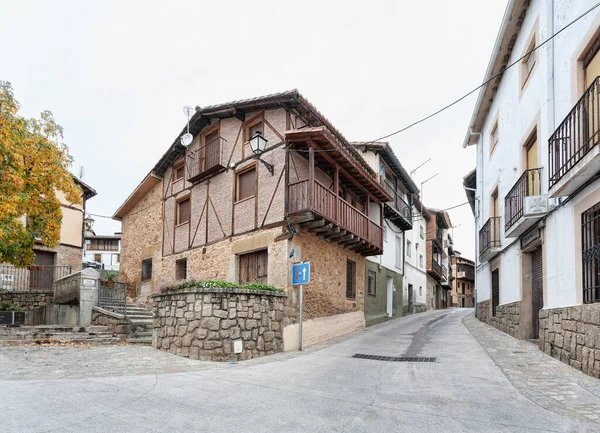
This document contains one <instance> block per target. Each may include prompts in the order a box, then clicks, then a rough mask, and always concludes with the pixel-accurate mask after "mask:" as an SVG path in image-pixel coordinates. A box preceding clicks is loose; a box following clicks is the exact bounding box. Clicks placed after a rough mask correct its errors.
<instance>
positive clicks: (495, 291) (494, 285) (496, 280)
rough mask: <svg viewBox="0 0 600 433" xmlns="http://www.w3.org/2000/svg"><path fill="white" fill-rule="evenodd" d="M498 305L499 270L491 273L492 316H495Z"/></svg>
mask: <svg viewBox="0 0 600 433" xmlns="http://www.w3.org/2000/svg"><path fill="white" fill-rule="evenodd" d="M498 305H500V270H499V269H496V270H493V271H492V316H495V315H496V308H497V307H498Z"/></svg>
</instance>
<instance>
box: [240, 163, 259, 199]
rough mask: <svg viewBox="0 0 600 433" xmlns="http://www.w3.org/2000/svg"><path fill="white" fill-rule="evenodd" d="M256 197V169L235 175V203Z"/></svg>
mask: <svg viewBox="0 0 600 433" xmlns="http://www.w3.org/2000/svg"><path fill="white" fill-rule="evenodd" d="M255 195H256V168H255V167H253V168H251V169H250V170H246V171H243V172H241V173H239V174H238V175H237V197H236V201H240V200H244V199H246V198H249V197H253V196H255Z"/></svg>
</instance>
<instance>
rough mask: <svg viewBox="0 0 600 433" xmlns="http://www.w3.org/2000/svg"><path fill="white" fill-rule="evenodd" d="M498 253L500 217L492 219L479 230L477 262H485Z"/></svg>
mask: <svg viewBox="0 0 600 433" xmlns="http://www.w3.org/2000/svg"><path fill="white" fill-rule="evenodd" d="M499 252H500V217H492V218H490V219H488V220H487V221H486V222H485V224H484V225H483V227H482V228H481V230H479V260H481V261H482V262H486V261H488V260H490V259H492V258H493V257H495V256H496V254H498V253H499Z"/></svg>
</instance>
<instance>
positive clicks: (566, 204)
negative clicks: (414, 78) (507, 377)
mask: <svg viewBox="0 0 600 433" xmlns="http://www.w3.org/2000/svg"><path fill="white" fill-rule="evenodd" d="M593 3H594V2H593V1H592V0H569V1H567V0H554V1H550V0H546V1H544V0H531V1H528V0H510V1H509V4H508V7H507V10H506V13H505V15H504V19H503V21H502V24H501V28H500V32H499V35H498V38H497V41H496V44H495V46H494V49H493V52H492V57H491V60H490V63H489V66H488V70H487V72H486V75H485V80H486V81H487V80H490V82H489V83H488V84H487V85H485V86H484V87H483V88H482V89H481V91H480V94H479V99H478V101H477V104H476V107H475V110H474V113H473V117H472V119H471V122H470V128H469V131H468V132H467V134H466V137H465V142H464V145H465V146H468V145H475V146H477V171H476V194H475V216H476V226H477V230H478V232H479V236H478V239H477V252H478V257H477V270H476V297H477V298H476V302H477V308H478V311H477V315H478V317H479V318H480V320H484V321H487V322H489V323H491V324H493V325H494V326H497V327H498V328H500V329H502V330H504V331H505V332H508V333H510V334H512V335H514V336H517V337H520V338H538V336H539V337H540V348H541V349H543V350H544V351H546V352H547V353H550V354H552V355H554V356H556V357H557V358H560V359H561V360H563V361H565V362H568V363H570V364H571V365H574V366H576V367H578V368H581V369H582V370H583V371H584V372H590V373H591V372H592V367H589V368H588V362H587V361H588V359H587V357H588V356H589V353H592V355H591V356H592V359H593V356H594V355H593V352H594V350H593V349H591V348H589V347H588V348H587V349H585V350H583V349H582V347H583V348H585V347H586V346H587V342H588V340H589V338H586V337H585V336H582V337H579V336H578V337H577V338H576V337H575V334H576V333H575V332H574V330H572V329H571V327H569V329H565V328H562V326H563V325H561V323H553V321H554V319H555V318H558V319H560V317H561V316H562V315H563V314H566V315H568V316H569V318H570V319H571V318H572V320H573V321H580V320H581V317H582V314H584V316H585V315H587V314H588V313H586V311H589V309H590V308H592V309H595V310H596V313H597V310H598V309H599V307H600V304H595V305H589V306H588V305H585V304H588V303H593V302H598V301H600V288H599V284H600V283H599V280H600V265H599V264H598V263H600V261H599V260H598V259H599V258H600V253H599V251H600V248H599V247H600V240H599V237H598V235H597V233H598V232H600V223H599V222H598V219H597V217H598V215H599V214H600V211H599V208H600V205H599V203H600V189H599V186H600V180H598V172H599V167H600V146H598V142H599V141H600V109H599V107H600V103H599V102H600V90H599V86H598V82H599V79H598V75H600V54H598V50H599V47H600V9H595V10H593V11H591V12H590V13H588V14H587V15H585V16H584V17H583V18H581V19H579V20H578V21H577V22H575V23H573V25H571V26H569V24H570V23H571V22H572V21H574V20H576V19H577V18H578V17H579V16H581V15H582V14H584V13H585V12H586V11H588V10H589V9H590V8H591V7H592V6H593ZM566 26H569V27H568V28H566V30H564V31H563V32H561V33H560V34H559V35H558V36H556V37H555V38H553V39H551V40H550V41H549V42H547V43H546V44H544V45H543V46H541V47H540V48H538V49H536V50H535V51H533V52H532V50H533V48H534V47H538V46H539V45H540V43H541V42H543V41H545V40H547V39H548V38H550V37H551V36H552V35H554V34H555V33H556V32H558V31H560V30H561V29H563V28H565V27H566ZM528 53H531V54H528ZM512 63H515V65H514V66H512V67H509V68H508V69H506V70H505V71H504V72H503V73H502V74H500V72H501V71H503V70H504V68H506V67H507V66H509V65H511V64H512ZM498 74H500V75H498ZM563 307H566V309H561V310H556V309H557V308H563ZM549 313H553V314H549ZM571 315H572V316H571ZM599 316H600V315H599V314H595V315H593V317H595V318H598V317H599ZM565 318H566V317H565ZM585 320H586V321H587V323H588V324H590V321H589V320H588V319H587V318H586V319H585ZM590 320H591V319H590ZM595 320H597V321H598V322H600V319H595ZM551 325H554V326H553V332H552V333H549V332H547V329H548V328H549V327H550V326H551ZM597 325H600V323H596V324H595V326H596V328H597ZM569 326H570V325H569ZM576 329H580V327H579V326H576ZM578 335H579V334H578ZM590 350H591V352H590ZM582 353H583V354H582ZM598 355H600V352H599V351H597V352H596V356H598ZM596 359H597V358H596ZM596 364H598V363H597V362H596ZM590 365H594V361H592V363H591V364H590ZM594 368H595V367H594ZM598 370H600V366H598V369H594V371H597V372H598Z"/></svg>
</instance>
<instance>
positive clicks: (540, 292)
mask: <svg viewBox="0 0 600 433" xmlns="http://www.w3.org/2000/svg"><path fill="white" fill-rule="evenodd" d="M543 281H544V268H543V261H542V248H541V247H540V248H537V249H536V250H535V251H534V252H533V253H532V254H531V322H532V325H533V338H534V339H536V338H539V336H540V310H541V309H542V308H544V284H543Z"/></svg>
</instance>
